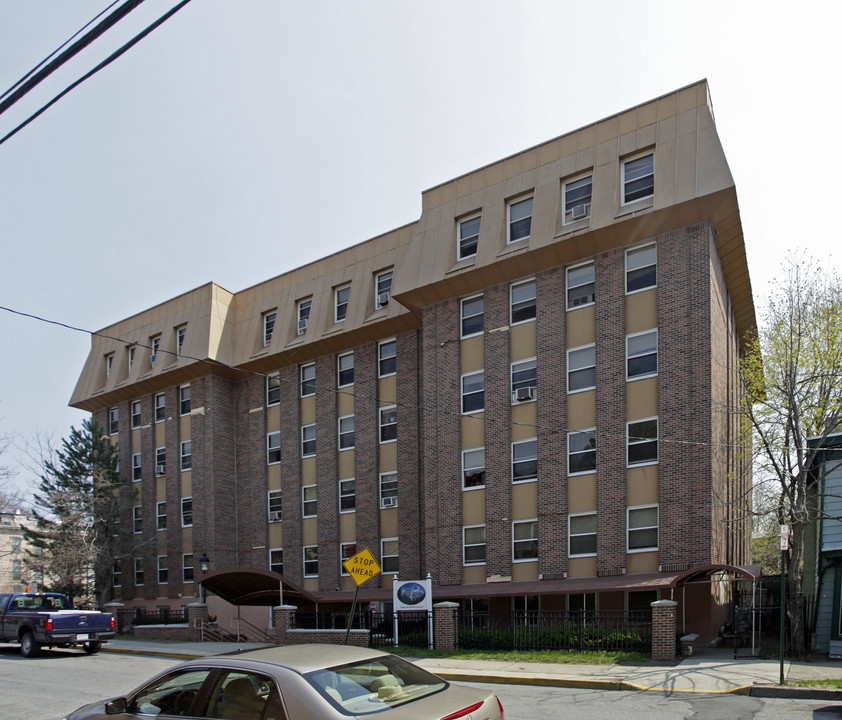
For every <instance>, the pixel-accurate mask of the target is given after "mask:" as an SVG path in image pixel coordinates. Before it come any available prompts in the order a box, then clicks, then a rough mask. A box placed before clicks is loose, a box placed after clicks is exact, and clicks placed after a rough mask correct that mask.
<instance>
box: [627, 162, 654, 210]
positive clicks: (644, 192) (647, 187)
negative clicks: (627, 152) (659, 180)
mask: <svg viewBox="0 0 842 720" xmlns="http://www.w3.org/2000/svg"><path fill="white" fill-rule="evenodd" d="M654 194H655V154H654V153H647V154H646V155H639V156H638V157H634V158H630V159H628V160H625V161H624V162H623V198H622V204H623V205H628V204H629V203H633V202H636V201H637V200H643V199H644V198H649V197H652V196H653V195H654Z"/></svg>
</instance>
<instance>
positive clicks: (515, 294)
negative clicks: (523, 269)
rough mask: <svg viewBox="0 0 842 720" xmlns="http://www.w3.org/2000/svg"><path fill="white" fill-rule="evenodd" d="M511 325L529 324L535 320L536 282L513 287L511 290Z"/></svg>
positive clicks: (530, 281) (532, 281)
mask: <svg viewBox="0 0 842 720" xmlns="http://www.w3.org/2000/svg"><path fill="white" fill-rule="evenodd" d="M511 293H512V295H511V324H512V325H516V324H517V323H522V322H528V321H529V320H534V319H535V313H536V306H535V298H536V295H535V281H534V280H528V281H527V282H522V283H518V284H517V285H512V290H511Z"/></svg>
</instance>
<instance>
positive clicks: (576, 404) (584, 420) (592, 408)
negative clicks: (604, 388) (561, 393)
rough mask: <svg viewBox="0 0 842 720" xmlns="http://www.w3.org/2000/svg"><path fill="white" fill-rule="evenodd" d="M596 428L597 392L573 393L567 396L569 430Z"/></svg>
mask: <svg viewBox="0 0 842 720" xmlns="http://www.w3.org/2000/svg"><path fill="white" fill-rule="evenodd" d="M592 427H596V391H595V390H586V391H585V392H580V393H573V394H572V395H568V396H567V429H568V430H571V431H573V430H587V429H588V428H592Z"/></svg>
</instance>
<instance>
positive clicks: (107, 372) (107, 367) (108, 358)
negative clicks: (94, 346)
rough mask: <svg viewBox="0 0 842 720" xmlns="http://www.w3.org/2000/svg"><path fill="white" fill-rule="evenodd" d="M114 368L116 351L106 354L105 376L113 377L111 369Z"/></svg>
mask: <svg viewBox="0 0 842 720" xmlns="http://www.w3.org/2000/svg"><path fill="white" fill-rule="evenodd" d="M113 369H114V353H111V354H110V355H106V356H105V377H106V379H107V378H110V377H111V371H112V370H113Z"/></svg>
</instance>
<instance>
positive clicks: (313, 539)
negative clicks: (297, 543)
mask: <svg viewBox="0 0 842 720" xmlns="http://www.w3.org/2000/svg"><path fill="white" fill-rule="evenodd" d="M318 542H319V521H318V518H304V519H303V520H302V521H301V544H302V545H317V544H318ZM299 552H300V551H299Z"/></svg>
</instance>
